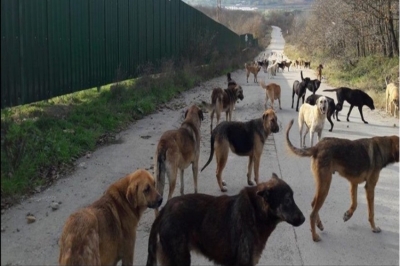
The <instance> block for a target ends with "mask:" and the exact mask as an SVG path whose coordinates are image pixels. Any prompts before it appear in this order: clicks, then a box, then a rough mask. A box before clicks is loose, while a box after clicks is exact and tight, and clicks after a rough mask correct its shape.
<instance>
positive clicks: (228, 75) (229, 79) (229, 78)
mask: <svg viewBox="0 0 400 266" xmlns="http://www.w3.org/2000/svg"><path fill="white" fill-rule="evenodd" d="M226 77H227V80H228V82H229V81H231V80H232V78H231V73H230V72H228V73H227V74H226Z"/></svg>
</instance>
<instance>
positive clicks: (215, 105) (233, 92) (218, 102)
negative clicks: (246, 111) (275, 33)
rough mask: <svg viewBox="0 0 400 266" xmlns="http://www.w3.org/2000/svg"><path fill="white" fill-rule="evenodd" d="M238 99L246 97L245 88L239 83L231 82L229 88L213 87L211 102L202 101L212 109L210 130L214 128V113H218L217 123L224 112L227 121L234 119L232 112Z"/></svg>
mask: <svg viewBox="0 0 400 266" xmlns="http://www.w3.org/2000/svg"><path fill="white" fill-rule="evenodd" d="M238 99H240V100H243V99H244V96H243V89H242V87H241V86H240V85H237V84H236V82H234V83H232V82H231V83H230V85H229V86H228V88H227V89H224V90H223V89H221V88H214V89H213V91H212V93H211V104H209V103H206V102H204V101H202V104H203V105H204V106H205V107H206V108H207V109H208V110H209V111H210V118H211V124H210V131H212V128H213V120H214V113H215V114H216V115H217V124H218V123H219V119H220V118H221V113H222V112H225V115H226V121H231V120H232V113H233V110H234V109H235V104H236V101H237V100H238Z"/></svg>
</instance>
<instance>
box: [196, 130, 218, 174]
mask: <svg viewBox="0 0 400 266" xmlns="http://www.w3.org/2000/svg"><path fill="white" fill-rule="evenodd" d="M214 132H216V131H215V130H213V132H211V151H210V158H208V161H207V162H206V164H205V165H204V166H203V168H201V170H200V172H203V170H204V168H206V167H207V165H209V164H210V162H211V160H212V159H213V156H214V140H215V133H214Z"/></svg>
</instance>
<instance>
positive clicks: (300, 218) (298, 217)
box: [292, 211, 306, 226]
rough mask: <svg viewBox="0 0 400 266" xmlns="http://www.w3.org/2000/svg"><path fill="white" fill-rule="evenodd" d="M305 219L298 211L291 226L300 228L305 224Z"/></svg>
mask: <svg viewBox="0 0 400 266" xmlns="http://www.w3.org/2000/svg"><path fill="white" fill-rule="evenodd" d="M305 220H306V218H305V217H304V215H303V213H302V212H301V211H299V213H297V214H296V215H295V217H294V219H293V222H292V225H293V226H300V225H302V224H303V223H304V222H305Z"/></svg>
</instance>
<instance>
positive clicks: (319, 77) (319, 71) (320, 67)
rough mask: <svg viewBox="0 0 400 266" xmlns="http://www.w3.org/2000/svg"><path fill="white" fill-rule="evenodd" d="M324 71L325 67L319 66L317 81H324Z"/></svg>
mask: <svg viewBox="0 0 400 266" xmlns="http://www.w3.org/2000/svg"><path fill="white" fill-rule="evenodd" d="M322 69H324V67H323V66H322V64H319V66H318V67H317V79H318V80H319V81H321V80H322Z"/></svg>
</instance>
